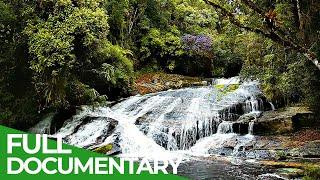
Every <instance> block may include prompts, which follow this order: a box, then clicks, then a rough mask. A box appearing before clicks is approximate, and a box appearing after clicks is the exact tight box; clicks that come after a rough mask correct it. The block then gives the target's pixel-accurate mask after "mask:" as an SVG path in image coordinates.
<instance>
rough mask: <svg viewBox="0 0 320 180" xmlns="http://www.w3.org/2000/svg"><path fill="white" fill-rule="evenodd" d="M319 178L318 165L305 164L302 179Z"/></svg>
mask: <svg viewBox="0 0 320 180" xmlns="http://www.w3.org/2000/svg"><path fill="white" fill-rule="evenodd" d="M319 178H320V167H319V166H311V165H310V166H307V167H306V168H305V172H304V177H303V180H316V179H319Z"/></svg>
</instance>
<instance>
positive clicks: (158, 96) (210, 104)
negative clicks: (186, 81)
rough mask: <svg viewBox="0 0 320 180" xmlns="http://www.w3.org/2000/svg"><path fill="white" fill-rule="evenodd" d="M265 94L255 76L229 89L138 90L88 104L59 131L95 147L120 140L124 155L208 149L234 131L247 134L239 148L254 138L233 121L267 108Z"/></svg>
mask: <svg viewBox="0 0 320 180" xmlns="http://www.w3.org/2000/svg"><path fill="white" fill-rule="evenodd" d="M232 81H235V80H232ZM227 82H228V83H230V82H229V81H227ZM261 95H262V94H261V91H260V89H259V84H258V82H255V81H252V82H246V83H243V84H241V85H240V87H239V88H238V89H237V90H235V91H233V92H229V93H223V92H221V91H220V90H218V89H216V88H214V87H213V86H206V87H197V88H184V89H178V90H168V91H164V92H159V93H153V94H148V95H144V96H140V95H137V96H133V97H130V98H128V99H127V100H125V101H123V102H120V103H118V104H116V105H114V106H113V107H111V108H109V107H98V108H95V109H92V108H90V107H83V109H82V111H80V113H79V114H78V115H76V116H74V117H73V118H71V119H69V120H68V121H66V122H65V123H64V125H63V127H62V128H61V129H60V130H59V131H58V132H57V133H56V134H54V135H53V136H55V135H61V136H63V137H64V141H65V142H66V143H68V144H71V145H75V146H79V147H84V148H89V149H92V148H95V147H99V146H102V145H105V144H109V143H112V144H116V145H117V146H119V147H120V149H121V155H120V156H130V157H145V156H148V157H153V156H155V157H157V156H159V154H161V156H163V157H165V156H171V155H172V154H173V153H177V152H180V150H184V152H189V153H194V152H197V151H199V150H200V149H201V150H200V151H202V152H203V153H208V150H209V149H210V148H211V149H212V148H214V147H220V146H221V144H222V143H225V142H226V141H228V139H231V138H234V137H239V139H241V140H240V144H239V147H236V148H238V149H236V148H235V150H234V151H238V150H239V149H240V147H241V143H242V142H243V143H244V142H245V141H247V140H248V139H249V138H247V137H245V138H240V136H238V135H237V134H236V132H234V129H233V123H234V121H236V120H237V119H238V118H239V117H240V116H241V115H243V114H246V113H250V112H258V111H262V110H263V102H262V100H261V99H259V97H260V96H261ZM252 126H253V124H252ZM252 126H251V124H250V125H249V127H248V128H249V130H248V132H249V133H250V134H252V128H251V127H252ZM250 128H251V129H250ZM234 154H236V153H234Z"/></svg>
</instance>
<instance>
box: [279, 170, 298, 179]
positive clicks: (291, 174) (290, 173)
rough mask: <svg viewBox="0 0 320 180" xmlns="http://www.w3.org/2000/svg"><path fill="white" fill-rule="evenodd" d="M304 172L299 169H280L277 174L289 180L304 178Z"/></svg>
mask: <svg viewBox="0 0 320 180" xmlns="http://www.w3.org/2000/svg"><path fill="white" fill-rule="evenodd" d="M303 172H304V171H303V170H302V169H298V168H279V169H277V172H276V174H278V175H280V176H281V177H284V178H287V179H294V178H298V177H301V176H303Z"/></svg>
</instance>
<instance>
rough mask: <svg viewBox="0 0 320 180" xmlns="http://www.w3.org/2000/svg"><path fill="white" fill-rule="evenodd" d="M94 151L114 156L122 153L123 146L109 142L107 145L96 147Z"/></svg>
mask: <svg viewBox="0 0 320 180" xmlns="http://www.w3.org/2000/svg"><path fill="white" fill-rule="evenodd" d="M93 151H94V152H96V153H100V154H106V155H110V156H113V155H117V154H120V153H121V148H120V146H119V145H118V144H116V143H114V144H107V145H103V146H100V147H98V148H96V149H94V150H93Z"/></svg>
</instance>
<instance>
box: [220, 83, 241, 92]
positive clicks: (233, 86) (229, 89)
mask: <svg viewBox="0 0 320 180" xmlns="http://www.w3.org/2000/svg"><path fill="white" fill-rule="evenodd" d="M214 87H215V88H216V89H218V90H220V91H221V92H222V93H223V94H227V93H229V92H233V91H235V90H237V89H238V88H239V84H230V85H228V86H227V87H226V86H225V85H224V84H217V85H214Z"/></svg>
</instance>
